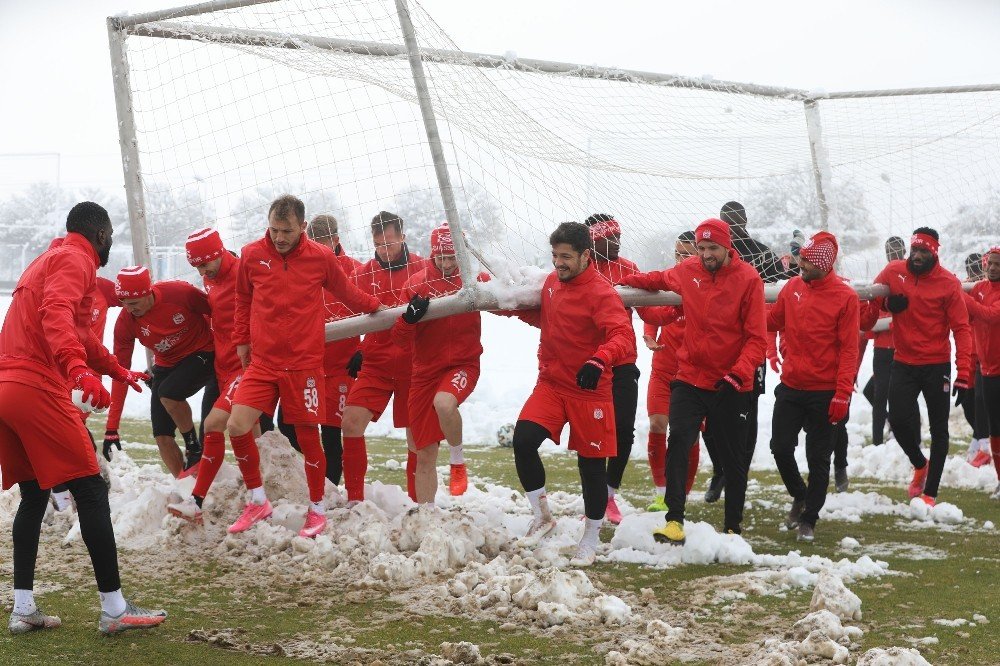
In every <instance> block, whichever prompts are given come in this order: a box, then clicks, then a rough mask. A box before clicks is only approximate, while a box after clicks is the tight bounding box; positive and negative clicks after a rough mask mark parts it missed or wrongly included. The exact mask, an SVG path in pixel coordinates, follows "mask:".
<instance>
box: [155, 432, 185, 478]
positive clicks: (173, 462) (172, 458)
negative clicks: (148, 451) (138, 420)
mask: <svg viewBox="0 0 1000 666" xmlns="http://www.w3.org/2000/svg"><path fill="white" fill-rule="evenodd" d="M156 447H157V448H158V449H159V450H160V459H161V460H163V464H164V465H166V466H167V470H168V471H169V472H170V474H171V475H172V476H173V477H174V478H176V477H178V476H180V474H181V472H183V471H184V454H182V453H181V448H180V447H179V446H177V440H175V439H174V438H173V437H171V436H169V435H159V436H157V437H156Z"/></svg>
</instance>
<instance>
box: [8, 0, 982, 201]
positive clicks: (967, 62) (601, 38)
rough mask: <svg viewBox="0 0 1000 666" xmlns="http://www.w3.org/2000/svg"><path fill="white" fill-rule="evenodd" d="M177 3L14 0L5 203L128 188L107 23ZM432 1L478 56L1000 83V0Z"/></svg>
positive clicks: (840, 78)
mask: <svg viewBox="0 0 1000 666" xmlns="http://www.w3.org/2000/svg"><path fill="white" fill-rule="evenodd" d="M172 4H173V3H171V2H170V0H113V1H112V2H109V1H107V0H86V1H85V2H81V1H79V0H34V1H31V2H26V1H25V0H0V62H3V63H4V65H3V74H2V75H0V76H2V84H3V87H2V89H3V91H4V102H3V103H2V104H0V196H2V195H5V194H9V193H10V192H11V191H13V190H16V189H19V187H21V186H23V185H24V184H26V183H27V182H31V181H32V180H40V179H51V180H54V179H55V178H56V176H57V174H58V176H59V177H60V178H61V180H62V183H63V184H64V185H67V186H70V187H77V186H81V185H98V186H103V187H109V188H112V187H120V180H121V173H120V166H119V152H118V145H117V141H118V139H117V126H116V118H115V110H114V101H113V97H112V90H111V74H110V65H109V58H108V46H107V31H106V27H105V17H107V16H108V15H112V14H117V13H120V12H123V11H128V12H129V13H140V12H144V11H150V10H153V9H161V8H165V7H169V6H171V5H172ZM177 4H181V3H177ZM423 5H424V7H425V8H426V9H427V11H428V12H429V13H430V14H431V15H432V16H433V17H434V18H435V19H436V20H437V21H438V23H439V24H440V25H441V26H442V27H443V28H444V30H445V31H446V32H448V33H449V34H450V35H451V36H452V38H453V39H454V40H455V41H456V42H457V43H458V45H459V46H460V47H461V48H463V49H466V50H470V51H480V52H487V53H490V52H492V53H504V52H507V51H514V52H516V53H517V54H518V55H519V56H522V57H534V58H543V59H550V60H562V61H569V62H578V63H584V64H601V65H608V66H617V67H622V68H629V69H642V70H649V71H657V72H668V73H677V74H685V75H691V76H701V75H704V74H710V75H712V76H714V77H715V78H717V79H728V80H734V81H752V82H756V83H766V84H772V85H784V86H791V87H797V88H806V89H815V88H822V89H825V90H844V89H859V88H894V87H910V86H935V85H954V84H966V83H998V82H1000V41H998V38H997V37H998V34H1000V1H998V0H955V1H953V2H940V1H936V0H881V1H879V0H868V1H861V0H848V1H841V2H826V3H823V4H822V5H820V4H819V3H815V2H801V0H796V1H787V2H784V1H783V2H767V1H757V2H746V1H745V0H742V1H741V0H714V1H711V0H699V1H698V2H695V1H693V0H691V1H687V2H673V1H669V2H668V1H666V0H658V1H655V2H654V1H653V0H647V1H646V2H638V1H635V0H632V1H625V0H618V1H617V2H607V1H606V0H603V1H601V2H591V1H589V0H588V1H581V0H575V1H568V0H542V1H539V0H505V1H504V2H468V0H425V2H424V3H423ZM12 153H32V154H36V153H54V154H58V155H59V158H58V160H57V158H56V157H55V156H45V155H41V156H38V157H34V158H27V157H20V156H18V157H14V156H11V155H10V154H12Z"/></svg>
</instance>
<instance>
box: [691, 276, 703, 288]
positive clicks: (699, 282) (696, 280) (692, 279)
mask: <svg viewBox="0 0 1000 666" xmlns="http://www.w3.org/2000/svg"><path fill="white" fill-rule="evenodd" d="M691 282H694V286H696V287H698V288H699V289H700V288H701V280H699V279H698V278H691Z"/></svg>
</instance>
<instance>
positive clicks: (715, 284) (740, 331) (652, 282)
mask: <svg viewBox="0 0 1000 666" xmlns="http://www.w3.org/2000/svg"><path fill="white" fill-rule="evenodd" d="M729 260H730V261H729V264H728V265H726V266H723V267H722V268H720V269H719V270H718V271H716V272H715V273H710V272H708V271H707V270H705V267H704V266H702V265H701V259H700V258H699V257H689V258H687V259H685V260H684V261H682V262H681V263H680V264H678V265H676V266H674V267H673V268H668V269H667V270H663V271H653V272H651V273H639V274H637V275H632V276H629V277H627V278H625V282H624V284H627V285H630V286H633V287H639V288H640V289H649V290H662V291H672V292H674V293H677V294H680V297H681V300H682V301H683V302H684V316H685V325H684V343H683V344H682V345H681V347H680V349H678V350H677V361H678V370H677V379H678V380H680V381H682V382H686V383H688V384H691V385H693V386H696V387H698V388H700V389H706V390H710V391H711V390H714V389H715V384H716V382H718V381H719V380H720V379H722V378H723V377H724V376H725V375H726V374H728V373H733V374H734V375H735V376H736V377H738V378H739V379H740V382H741V383H742V388H741V389H740V390H741V391H742V392H749V391H752V390H753V384H754V382H753V379H754V373H755V372H756V370H757V366H759V365H760V364H761V363H763V362H764V355H765V353H766V352H767V338H766V331H767V327H766V324H765V321H764V283H763V282H761V279H760V275H758V274H757V271H756V270H755V269H754V268H753V267H752V266H751V265H750V264H748V263H746V262H745V261H743V260H742V259H740V258H739V255H738V254H736V252H735V251H730V252H729Z"/></svg>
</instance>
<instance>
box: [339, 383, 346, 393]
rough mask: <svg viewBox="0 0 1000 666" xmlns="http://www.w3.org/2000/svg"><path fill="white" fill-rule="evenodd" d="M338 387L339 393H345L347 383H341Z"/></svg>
mask: <svg viewBox="0 0 1000 666" xmlns="http://www.w3.org/2000/svg"><path fill="white" fill-rule="evenodd" d="M338 388H339V389H340V392H341V393H347V384H341V385H340V386H339V387H338Z"/></svg>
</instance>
